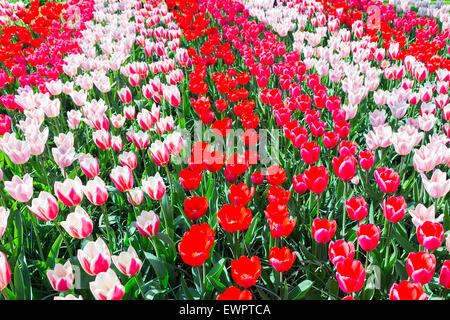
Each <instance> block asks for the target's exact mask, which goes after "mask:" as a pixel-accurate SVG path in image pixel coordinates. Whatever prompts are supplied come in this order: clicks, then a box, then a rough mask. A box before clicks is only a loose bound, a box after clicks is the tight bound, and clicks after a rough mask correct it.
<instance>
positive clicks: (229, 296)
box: [216, 286, 253, 300]
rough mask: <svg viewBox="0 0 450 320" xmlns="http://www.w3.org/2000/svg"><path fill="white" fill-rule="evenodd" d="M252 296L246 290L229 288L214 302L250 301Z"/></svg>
mask: <svg viewBox="0 0 450 320" xmlns="http://www.w3.org/2000/svg"><path fill="white" fill-rule="evenodd" d="M252 299H253V295H252V293H251V292H250V291H248V290H247V289H244V290H242V291H241V290H239V289H238V288H236V287H234V286H231V287H229V288H228V289H227V290H225V292H224V293H222V294H219V295H218V296H217V299H216V300H252Z"/></svg>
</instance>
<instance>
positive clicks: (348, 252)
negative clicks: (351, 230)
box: [328, 239, 355, 266]
mask: <svg viewBox="0 0 450 320" xmlns="http://www.w3.org/2000/svg"><path fill="white" fill-rule="evenodd" d="M328 257H329V258H330V261H331V263H332V264H334V265H335V266H336V265H337V264H338V263H339V262H341V261H343V260H345V259H347V258H351V259H352V260H353V258H354V257H355V245H354V244H353V242H351V241H349V242H345V240H342V239H341V240H337V241H336V242H334V241H331V242H330V244H329V245H328Z"/></svg>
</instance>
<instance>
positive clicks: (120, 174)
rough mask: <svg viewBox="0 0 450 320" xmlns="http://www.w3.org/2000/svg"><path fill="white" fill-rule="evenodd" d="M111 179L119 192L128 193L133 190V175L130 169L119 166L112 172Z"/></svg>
mask: <svg viewBox="0 0 450 320" xmlns="http://www.w3.org/2000/svg"><path fill="white" fill-rule="evenodd" d="M109 177H110V178H111V181H112V182H113V183H114V185H115V186H116V188H117V189H119V191H122V192H126V191H128V190H130V189H131V188H133V183H134V180H133V173H132V172H131V169H130V168H129V167H122V166H117V167H115V168H114V169H112V170H111V173H110V175H109Z"/></svg>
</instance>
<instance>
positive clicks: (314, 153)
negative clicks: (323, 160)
mask: <svg viewBox="0 0 450 320" xmlns="http://www.w3.org/2000/svg"><path fill="white" fill-rule="evenodd" d="M300 154H301V156H302V159H303V161H305V163H306V164H313V163H316V162H317V160H319V156H320V146H319V145H318V144H317V142H315V141H311V142H307V143H304V144H303V146H302V149H301V150H300Z"/></svg>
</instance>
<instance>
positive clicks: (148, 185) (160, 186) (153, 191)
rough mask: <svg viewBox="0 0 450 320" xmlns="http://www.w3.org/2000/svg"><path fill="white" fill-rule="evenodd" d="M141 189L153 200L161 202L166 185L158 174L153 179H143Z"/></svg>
mask: <svg viewBox="0 0 450 320" xmlns="http://www.w3.org/2000/svg"><path fill="white" fill-rule="evenodd" d="M142 188H143V189H144V191H145V193H147V194H148V195H149V196H150V198H152V199H153V200H161V199H162V198H163V197H164V194H165V193H166V185H165V184H164V180H163V179H162V177H161V176H160V174H159V172H157V173H156V174H155V176H153V177H148V178H147V179H143V180H142Z"/></svg>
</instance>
